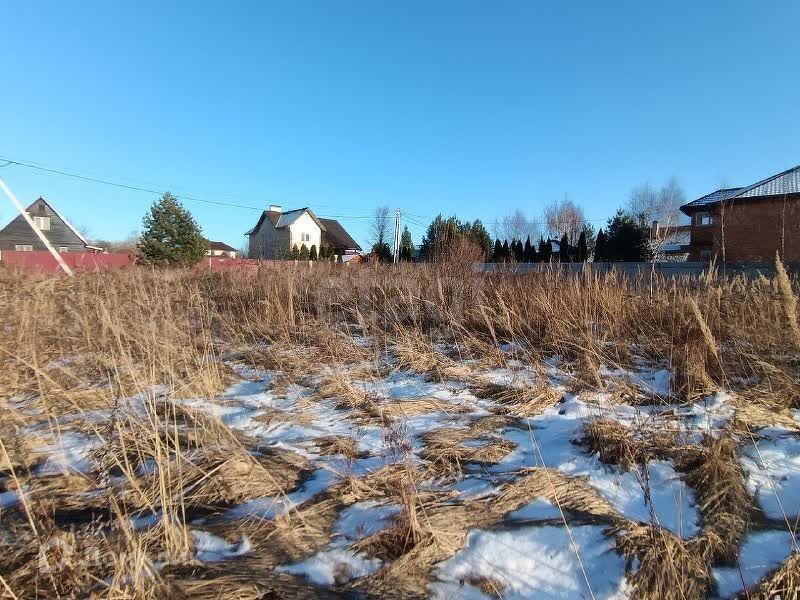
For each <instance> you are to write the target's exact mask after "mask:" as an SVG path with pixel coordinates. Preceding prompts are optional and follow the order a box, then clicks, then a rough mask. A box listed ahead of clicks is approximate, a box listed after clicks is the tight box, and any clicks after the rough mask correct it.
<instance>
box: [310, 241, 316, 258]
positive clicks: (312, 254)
mask: <svg viewBox="0 0 800 600" xmlns="http://www.w3.org/2000/svg"><path fill="white" fill-rule="evenodd" d="M308 260H317V245H316V244H312V245H311V250H309V251H308Z"/></svg>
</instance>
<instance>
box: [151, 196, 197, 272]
mask: <svg viewBox="0 0 800 600" xmlns="http://www.w3.org/2000/svg"><path fill="white" fill-rule="evenodd" d="M142 226H143V227H142V228H143V232H142V236H141V238H140V240H139V245H138V247H139V251H140V252H141V253H142V256H144V257H145V258H146V259H147V260H148V261H149V262H150V263H152V264H154V265H169V266H190V265H193V264H195V263H197V262H198V261H199V260H200V259H201V258H203V256H204V255H205V253H206V250H208V242H207V241H206V240H205V238H203V236H202V235H201V233H200V228H199V227H198V226H197V222H196V221H195V220H194V217H192V215H191V213H190V212H189V211H188V210H186V209H185V208H184V207H183V205H182V204H181V203H180V202H179V201H178V199H177V198H176V197H175V196H173V195H172V194H170V193H169V192H167V193H165V194H164V195H163V196H162V197H161V199H160V200H158V201H157V202H154V203H153V206H152V207H151V208H150V212H149V213H147V214H146V215H145V217H144V219H143V220H142Z"/></svg>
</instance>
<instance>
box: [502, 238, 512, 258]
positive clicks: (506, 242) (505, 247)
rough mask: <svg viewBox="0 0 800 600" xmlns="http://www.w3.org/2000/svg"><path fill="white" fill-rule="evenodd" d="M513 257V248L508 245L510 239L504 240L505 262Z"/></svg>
mask: <svg viewBox="0 0 800 600" xmlns="http://www.w3.org/2000/svg"><path fill="white" fill-rule="evenodd" d="M510 259H511V248H509V246H508V240H503V262H508V261H509V260H510Z"/></svg>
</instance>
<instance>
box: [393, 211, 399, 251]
mask: <svg viewBox="0 0 800 600" xmlns="http://www.w3.org/2000/svg"><path fill="white" fill-rule="evenodd" d="M392 254H393V255H394V262H395V264H397V263H398V262H400V256H399V254H400V209H399V208H398V209H397V212H396V213H395V217H394V252H393V253H392Z"/></svg>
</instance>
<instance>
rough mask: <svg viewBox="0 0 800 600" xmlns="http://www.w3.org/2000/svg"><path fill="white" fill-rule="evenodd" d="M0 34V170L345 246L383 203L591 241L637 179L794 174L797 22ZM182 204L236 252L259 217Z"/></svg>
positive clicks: (355, 7)
mask: <svg viewBox="0 0 800 600" xmlns="http://www.w3.org/2000/svg"><path fill="white" fill-rule="evenodd" d="M167 4H168V5H169V6H166V5H167ZM3 21H4V26H3V35H2V38H0V44H1V45H2V62H1V64H2V69H1V70H0V73H2V87H3V89H2V93H0V156H3V157H8V158H13V159H17V160H22V161H30V162H35V163H38V164H42V165H46V166H48V167H53V168H56V169H63V170H69V171H74V172H78V173H81V174H84V175H89V176H94V177H100V178H106V179H112V180H114V181H118V182H120V183H126V184H133V185H143V186H145V187H152V188H155V189H159V190H162V189H163V190H171V191H173V192H174V193H184V194H187V195H192V196H196V197H200V198H207V199H211V200H217V201H227V202H233V203H239V204H246V205H249V206H253V207H258V208H262V207H266V205H268V204H269V203H276V204H282V205H283V206H284V207H285V208H291V207H299V206H306V205H308V206H311V207H312V208H313V209H314V210H315V212H317V213H318V214H321V215H344V216H345V217H346V218H342V222H343V224H344V225H345V226H346V227H347V228H348V229H349V230H351V232H352V233H353V234H354V236H355V237H356V239H358V240H359V241H362V242H366V241H367V238H368V219H367V218H364V217H368V216H369V215H370V214H371V213H372V211H373V209H374V207H375V206H377V205H388V206H390V207H391V208H392V209H394V208H397V207H399V208H401V209H403V210H404V211H406V212H407V213H408V214H411V215H415V217H414V219H415V220H416V221H417V222H418V223H425V222H427V221H428V219H429V218H430V217H432V216H433V215H435V214H436V213H438V212H440V211H441V212H443V213H446V214H452V213H455V214H457V215H458V216H460V217H462V218H465V219H467V218H468V219H474V218H481V219H482V220H483V221H484V222H487V223H489V224H490V230H491V223H492V222H493V221H495V220H497V219H499V218H501V217H502V216H503V215H504V214H506V213H508V212H510V211H512V210H513V209H516V208H521V209H523V210H524V211H525V212H526V213H527V214H528V215H529V216H530V217H538V216H539V215H540V214H541V211H542V208H543V207H544V206H545V205H546V204H547V203H549V202H551V201H553V200H555V199H559V198H562V197H563V196H564V194H568V195H569V196H570V198H572V199H573V200H574V201H575V202H577V203H579V204H581V205H582V206H583V208H584V211H585V213H586V215H587V217H588V218H590V219H602V218H605V217H607V216H608V215H610V214H611V213H613V211H614V210H615V209H616V208H617V207H618V206H619V205H620V204H622V203H623V202H624V200H625V198H626V196H627V194H628V191H629V190H630V188H631V187H632V186H634V185H635V184H637V183H640V182H642V181H645V180H649V181H651V182H652V183H654V184H658V183H661V182H662V181H663V180H665V179H667V178H668V177H670V176H672V175H675V176H677V177H678V178H679V180H680V181H681V182H682V184H683V185H684V187H685V188H686V191H687V193H688V195H689V196H690V198H694V197H697V196H700V195H702V194H705V193H707V192H709V191H712V190H713V189H715V188H716V187H718V184H719V183H720V182H722V181H725V182H727V183H728V184H730V185H736V184H747V183H752V182H753V181H755V180H757V179H760V178H762V177H766V176H768V175H771V174H773V173H776V172H778V171H780V170H783V169H786V168H788V167H790V166H793V165H795V164H798V163H800V145H798V141H800V100H798V99H800V78H798V77H797V73H798V58H800V47H798V44H797V24H798V23H800V2H797V1H796V0H792V1H788V0H787V1H777V0H776V1H770V2H740V1H735V0H734V1H726V2H710V1H709V2H697V1H694V2H688V1H673V2H660V3H655V2H641V1H637V2H628V1H625V2H594V1H592V2H549V3H540V2H533V1H532V0H531V1H525V2H504V1H500V2H488V1H483V2H471V1H464V0H462V1H458V2H431V1H425V2H421V1H419V2H418V1H405V2H374V1H369V2H366V1H365V2H350V1H347V0H341V1H336V2H332V1H329V0H328V1H319V2H311V1H298V2H284V3H280V4H278V3H267V2H224V3H223V2H217V3H211V2H202V1H195V2H170V3H164V2H145V1H142V2H135V3H134V2H128V3H121V2H91V3H90V2H77V3H66V2H35V3H34V2H27V1H24V2H18V1H11V2H5V3H4V5H3ZM0 176H2V177H3V178H4V179H5V180H6V181H7V182H8V183H9V185H11V187H12V189H14V190H15V191H16V192H17V195H18V196H19V197H20V199H21V200H23V202H25V203H27V202H31V201H33V200H34V199H35V198H37V197H38V196H40V195H42V196H45V197H46V198H49V199H51V200H52V201H53V202H54V204H55V205H56V206H57V208H59V209H60V210H61V212H62V213H64V214H66V215H67V216H68V217H69V218H70V220H72V221H73V222H74V223H76V224H78V225H79V226H81V227H83V228H86V229H88V230H89V232H90V234H91V236H93V237H96V238H106V239H109V238H111V239H114V238H122V237H124V236H126V235H127V234H128V233H129V232H130V231H132V230H135V229H138V228H139V227H140V224H141V218H142V216H143V214H144V213H145V212H146V210H147V208H148V207H149V205H150V203H151V202H152V200H153V196H151V195H148V194H143V193H140V192H133V191H126V190H121V189H116V188H112V187H107V186H103V185H97V184H92V183H87V182H81V181H74V180H69V179H66V178H64V177H60V176H55V175H48V174H43V173H38V172H35V171H32V170H29V169H24V168H22V167H19V166H13V165H11V166H8V167H5V168H0ZM186 206H187V207H189V208H190V209H191V210H192V212H193V213H194V214H195V216H196V217H197V220H198V221H199V223H200V224H201V226H202V227H203V230H204V232H205V233H206V235H207V236H208V237H210V238H212V239H221V240H224V241H226V242H228V243H230V244H233V245H235V246H240V245H241V244H242V243H243V241H244V238H243V233H244V232H245V231H246V230H247V229H249V228H250V226H251V225H252V224H253V223H254V222H255V220H256V219H257V216H258V212H257V211H256V210H247V209H238V208H224V207H219V206H213V205H204V204H202V203H194V202H186ZM12 214H13V213H12V208H11V206H10V203H8V201H7V200H6V199H5V198H0V221H2V222H3V223H4V222H5V221H7V220H8V219H10V218H11V216H12ZM411 225H412V232H413V233H414V237H415V241H416V242H419V241H420V238H421V237H422V233H423V228H422V227H421V226H419V225H415V224H411ZM598 225H599V223H598Z"/></svg>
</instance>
